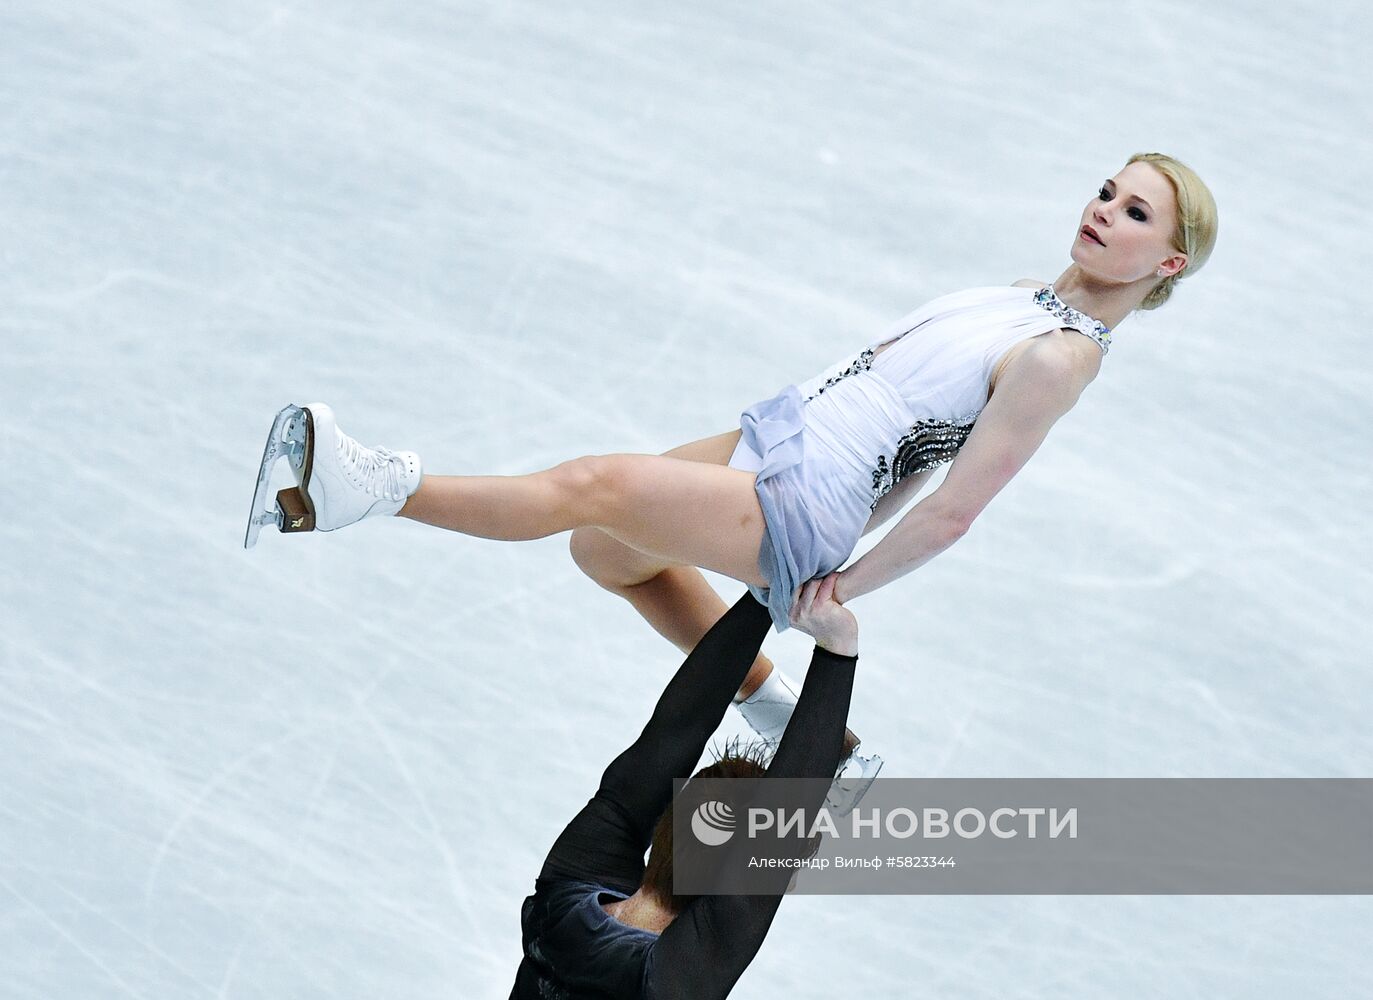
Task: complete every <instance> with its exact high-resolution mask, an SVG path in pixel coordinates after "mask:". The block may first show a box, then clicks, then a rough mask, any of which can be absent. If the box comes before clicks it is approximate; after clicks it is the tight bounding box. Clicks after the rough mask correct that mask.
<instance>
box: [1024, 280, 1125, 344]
mask: <svg viewBox="0 0 1373 1000" xmlns="http://www.w3.org/2000/svg"><path fill="white" fill-rule="evenodd" d="M1035 305H1037V306H1040V307H1041V308H1044V309H1047V310H1048V311H1049V312H1051V313H1053V314H1054V315H1055V316H1057V317H1058V318H1059V319H1061V320H1062V321H1063V325H1064V326H1069V327H1072V328H1073V329H1074V330H1076V331H1077V332H1078V333H1081V334H1083V335H1084V336H1088V337H1091V338H1092V339H1093V340H1095V341H1096V343H1097V346H1098V347H1100V348H1101V353H1102V354H1105V353H1106V352H1107V351H1109V350H1110V349H1111V330H1110V328H1109V327H1108V326H1107V325H1106V324H1105V323H1103V322H1101V321H1100V320H1096V319H1092V317H1090V316H1088V315H1087V314H1086V313H1085V312H1079V311H1078V310H1076V309H1074V308H1073V307H1072V306H1070V305H1068V304H1067V303H1066V302H1064V301H1063V300H1062V299H1060V298H1059V297H1058V295H1057V293H1055V292H1054V286H1053V285H1045V286H1044V287H1043V288H1041V289H1040V290H1039V291H1037V292H1035Z"/></svg>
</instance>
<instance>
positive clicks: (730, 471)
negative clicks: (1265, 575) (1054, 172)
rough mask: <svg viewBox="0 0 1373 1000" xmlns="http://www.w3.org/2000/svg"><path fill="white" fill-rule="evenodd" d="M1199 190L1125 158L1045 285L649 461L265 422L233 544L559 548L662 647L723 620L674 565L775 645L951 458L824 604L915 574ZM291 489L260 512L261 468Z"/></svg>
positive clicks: (768, 709)
mask: <svg viewBox="0 0 1373 1000" xmlns="http://www.w3.org/2000/svg"><path fill="white" fill-rule="evenodd" d="M1216 227H1217V218H1216V207H1215V202H1214V201H1213V199H1212V197H1211V194H1210V192H1209V191H1208V190H1207V188H1206V186H1205V184H1204V183H1202V181H1201V179H1200V178H1199V177H1197V175H1196V174H1195V173H1193V172H1192V171H1191V170H1190V169H1189V168H1187V167H1186V166H1184V165H1183V164H1181V163H1179V162H1178V161H1177V160H1174V159H1172V158H1171V157H1168V156H1164V155H1162V154H1158V153H1143V154H1138V155H1136V156H1134V157H1132V158H1131V159H1130V161H1129V162H1128V163H1127V164H1126V165H1125V167H1124V168H1123V169H1121V170H1120V172H1119V173H1117V174H1116V175H1115V176H1114V177H1112V178H1110V179H1109V180H1107V181H1106V182H1105V183H1104V184H1103V185H1102V186H1101V189H1100V191H1099V192H1098V193H1097V195H1096V197H1094V198H1093V199H1092V200H1091V201H1089V202H1088V203H1087V205H1086V207H1085V208H1083V210H1082V215H1081V219H1080V221H1079V225H1078V229H1077V231H1076V233H1075V235H1074V238H1073V244H1072V250H1071V256H1072V262H1071V263H1070V264H1069V265H1068V267H1067V269H1066V270H1064V271H1063V273H1062V274H1060V275H1059V277H1058V278H1057V280H1055V281H1054V282H1053V283H1052V284H1048V283H1045V282H1040V281H1020V282H1017V283H1016V284H1015V285H1013V286H1010V287H992V288H973V289H969V290H967V291H962V292H956V293H954V294H952V295H946V296H944V297H942V298H939V299H935V300H934V301H933V302H930V303H928V304H927V305H925V306H923V307H922V308H920V309H918V310H916V311H915V312H914V313H911V314H910V315H908V316H907V317H905V318H904V319H902V320H901V321H900V322H899V323H897V324H896V325H894V326H893V327H891V328H890V329H889V330H888V331H886V333H884V334H883V335H882V337H880V338H879V339H878V340H877V341H875V342H874V343H872V344H871V345H869V346H868V347H867V348H866V349H865V350H863V351H862V352H861V353H859V354H858V355H857V356H856V357H852V358H849V359H846V360H845V361H842V362H840V363H839V364H838V365H835V366H834V367H833V368H832V369H830V370H828V371H826V372H823V373H821V374H820V375H817V376H816V377H814V378H812V379H810V380H809V381H807V382H803V383H801V384H800V385H799V386H798V385H790V386H787V387H786V388H785V389H783V390H782V391H781V392H780V393H779V394H778V395H776V396H774V397H773V398H771V399H768V400H764V401H762V402H760V403H756V404H755V405H753V406H751V407H749V408H748V409H747V410H746V411H744V413H743V415H742V417H741V420H740V428H739V429H738V430H735V431H732V432H729V433H727V434H721V435H718V436H716V437H712V438H706V439H704V440H701V441H697V442H695V443H693V444H688V445H685V446H683V447H680V448H677V449H675V450H673V451H670V452H668V453H667V454H666V455H663V456H648V455H599V456H587V457H583V458H577V459H573V460H572V461H569V462H564V463H563V464H561V465H558V466H555V467H554V468H551V469H547V470H545V471H542V472H536V473H533V474H531V475H525V476H510V477H491V476H424V477H423V478H421V469H420V461H419V458H418V457H417V456H416V455H414V454H413V453H412V452H401V453H392V452H390V451H387V450H385V449H370V448H365V447H363V446H361V445H360V444H358V443H357V442H356V441H354V440H353V439H352V438H350V437H348V436H347V435H345V434H343V432H342V431H340V430H338V428H337V426H336V425H335V423H334V418H333V413H332V411H330V410H329V408H328V407H326V406H324V405H322V404H319V405H311V406H309V407H306V408H304V409H301V408H299V407H294V406H292V407H287V408H286V409H285V410H283V411H282V412H281V413H280V414H279V415H278V417H277V423H276V425H275V426H274V427H273V430H272V434H271V436H270V437H269V439H268V447H267V454H266V455H265V456H264V459H263V468H262V472H261V473H260V475H259V481H258V482H259V496H257V497H255V498H254V508H253V510H254V513H253V516H252V518H251V520H250V523H249V529H248V539H247V544H249V545H251V544H252V541H253V540H254V539H255V537H256V534H257V530H258V528H259V527H260V526H261V525H262V524H264V523H276V524H278V526H279V527H280V528H281V529H282V530H283V531H287V530H311V529H314V528H317V529H320V530H325V531H328V530H333V529H336V528H340V527H343V526H344V525H347V524H351V523H353V522H354V521H357V520H360V519H362V518H364V517H369V516H372V515H388V514H397V513H399V514H401V515H402V516H404V517H408V518H412V519H414V520H417V521H421V522H424V523H426V524H432V525H435V526H438V527H442V528H448V529H451V530H454V531H460V532H464V533H466V534H469V535H477V536H481V537H484V538H493V539H509V540H514V539H529V538H540V537H543V536H546V535H550V534H554V533H556V532H561V531H571V532H572V554H573V557H574V558H575V559H576V561H577V563H578V565H580V566H581V567H582V568H583V569H584V570H585V571H586V572H587V573H588V574H589V575H590V576H591V577H592V578H593V579H594V580H596V581H597V582H598V583H599V584H600V585H601V586H603V587H605V588H607V589H609V590H611V591H613V592H615V593H618V594H621V595H622V596H624V597H625V598H627V599H628V600H629V601H630V602H632V603H633V604H634V606H635V607H636V608H637V609H638V610H639V611H640V612H641V613H642V614H643V616H644V617H645V618H646V619H647V620H648V621H649V623H650V624H652V625H653V627H654V628H655V629H657V630H658V632H660V633H661V634H662V635H664V636H665V637H667V638H668V639H669V640H671V641H672V642H673V643H675V644H676V645H677V646H678V647H679V648H681V649H683V650H686V649H690V648H692V647H693V646H694V645H695V644H696V643H697V641H699V640H700V638H701V636H702V635H704V634H705V631H706V629H707V628H709V627H710V625H711V624H713V623H714V622H715V621H716V620H717V619H718V618H719V617H720V615H721V613H722V612H723V610H724V604H723V602H721V601H720V599H719V597H718V596H716V594H715V592H714V591H713V590H712V589H711V587H710V586H709V585H708V584H707V583H706V581H705V579H704V578H703V577H702V576H701V574H700V573H699V572H698V570H697V569H695V567H704V568H706V569H711V570H714V571H716V572H718V573H722V574H724V575H726V576H730V577H733V578H734V579H736V580H740V581H742V582H744V583H746V584H748V585H749V586H750V587H751V588H752V589H753V592H754V594H755V596H757V597H758V598H759V599H760V600H763V601H765V602H766V603H767V604H768V607H769V608H770V610H771V612H772V617H773V621H774V622H775V623H776V624H777V627H778V629H779V630H781V629H785V628H786V627H787V625H788V611H789V609H790V607H791V604H792V600H793V597H794V595H795V594H796V592H797V589H798V588H799V587H800V586H801V584H803V583H805V582H806V581H807V580H810V579H813V578H817V577H823V576H825V575H826V574H829V573H831V572H833V571H835V570H837V569H839V568H840V567H841V566H843V564H844V562H845V561H846V560H847V559H848V557H849V555H850V554H851V553H852V551H853V549H854V546H855V545H856V544H857V542H858V539H859V537H860V536H862V535H863V534H864V533H865V532H867V531H871V530H872V529H873V528H875V527H877V526H878V525H880V524H882V523H884V522H885V521H887V520H888V519H889V518H891V517H892V516H893V515H894V514H895V513H897V512H898V511H899V510H900V509H901V508H902V507H903V506H904V505H905V504H906V503H907V501H909V500H910V499H911V498H913V497H914V496H915V495H916V493H917V492H918V491H919V489H920V487H921V485H922V484H923V483H924V482H925V481H926V479H927V478H928V477H929V474H930V471H931V470H932V469H933V468H935V467H936V466H938V465H940V464H942V463H944V462H947V461H949V460H951V459H952V460H953V465H952V466H951V468H950V469H949V472H948V475H947V477H946V478H945V480H944V482H943V484H942V485H941V486H940V487H939V488H938V489H937V490H935V491H933V492H932V493H931V494H930V495H929V496H927V497H925V498H924V499H923V500H921V501H920V502H919V503H917V504H915V505H914V506H913V507H912V508H911V509H910V511H909V512H907V513H906V515H905V516H904V517H903V518H902V519H901V520H900V521H899V522H898V523H897V524H896V526H895V527H893V528H892V529H891V530H890V531H889V532H888V533H887V535H886V537H885V538H883V539H882V540H881V541H880V542H879V543H878V544H877V545H876V546H875V547H874V548H873V549H872V550H871V551H869V552H868V553H867V554H866V555H864V556H863V557H862V558H861V559H859V560H857V561H856V562H855V563H854V564H853V565H851V566H849V567H848V568H846V569H845V570H844V571H843V572H842V573H840V574H839V577H838V580H837V582H836V584H835V598H836V600H838V601H839V602H840V603H846V602H848V601H850V600H852V599H853V598H855V597H858V596H859V595H861V594H865V593H867V592H868V591H871V590H875V589H876V588H878V587H881V586H883V585H885V584H887V583H889V582H891V581H892V580H894V579H896V578H897V577H899V576H902V575H904V574H906V573H909V572H910V571H911V570H913V569H915V568H916V567H918V566H920V565H922V564H924V563H925V562H926V561H928V560H929V559H931V558H933V557H934V556H935V555H937V554H938V553H939V552H942V551H943V550H944V549H946V548H948V547H949V546H950V545H951V544H953V542H954V541H955V540H957V539H958V538H959V537H960V536H962V535H963V533H964V532H966V531H967V530H968V527H969V525H971V524H972V522H973V520H974V518H976V517H977V516H978V514H979V513H980V512H981V511H982V509H983V508H984V507H985V506H986V505H987V503H988V502H989V501H990V500H991V499H992V497H994V496H995V495H996V494H997V492H999V491H1000V490H1001V488H1002V487H1004V486H1005V485H1006V483H1007V482H1009V481H1010V479H1011V477H1012V476H1014V475H1015V474H1016V472H1017V471H1019V469H1020V468H1021V467H1022V466H1023V465H1024V464H1025V462H1026V461H1027V460H1028V459H1029V458H1030V456H1031V455H1032V454H1033V453H1034V451H1035V449H1036V448H1038V447H1039V445H1040V442H1042V441H1043V440H1044V437H1045V435H1046V434H1047V433H1048V432H1049V429H1050V427H1052V426H1053V424H1054V422H1055V421H1057V420H1058V418H1059V417H1061V416H1062V415H1063V414H1064V413H1066V412H1067V411H1068V410H1069V409H1070V408H1071V407H1072V406H1073V404H1074V403H1075V402H1076V401H1077V399H1078V396H1079V395H1080V394H1081V392H1082V390H1083V389H1084V388H1085V387H1086V386H1087V384H1088V383H1089V382H1091V381H1092V379H1094V378H1095V377H1096V375H1097V372H1098V371H1099V369H1100V366H1101V362H1102V358H1103V356H1104V355H1105V353H1106V351H1107V349H1108V347H1109V346H1110V342H1111V330H1110V328H1111V327H1114V326H1116V325H1117V324H1118V323H1119V322H1120V321H1121V320H1123V319H1125V317H1126V316H1128V315H1129V314H1130V313H1131V312H1133V311H1134V310H1135V309H1154V308H1157V307H1158V306H1160V305H1162V304H1163V303H1164V302H1165V301H1167V299H1168V297H1169V295H1170V294H1171V293H1172V290H1173V287H1174V285H1175V284H1176V283H1177V282H1178V281H1179V280H1180V279H1181V278H1183V277H1184V276H1186V275H1188V274H1191V273H1193V272H1195V271H1196V270H1198V269H1199V268H1200V267H1201V266H1202V265H1203V264H1204V263H1205V261H1206V259H1207V257H1208V256H1209V255H1210V253H1211V249H1212V246H1213V245H1214V242H1215V238H1216ZM282 455H285V456H286V457H288V458H289V459H290V463H291V467H292V469H293V470H294V473H295V476H296V481H297V484H298V485H297V487H296V488H294V489H287V490H283V491H282V492H281V493H280V494H279V495H278V504H277V507H276V509H270V510H269V509H267V507H266V504H265V501H266V500H267V497H266V495H265V492H266V491H265V483H266V479H267V478H268V476H269V474H270V468H271V465H272V463H273V462H274V461H275V460H276V458H277V457H280V456H282ZM794 690H795V687H794V685H792V684H790V683H789V682H787V681H785V680H784V679H782V678H781V676H780V673H776V672H772V670H771V664H770V663H768V661H767V660H766V659H765V658H763V657H761V656H760V657H758V659H757V660H756V662H755V664H754V667H753V669H752V670H751V671H750V673H749V675H748V677H747V678H746V679H745V681H744V684H743V685H742V686H741V689H740V692H739V694H740V697H741V698H744V699H745V700H744V702H743V703H742V704H741V706H740V707H741V710H742V711H743V712H744V715H745V718H746V719H748V721H749V723H750V724H751V725H753V726H754V728H755V729H757V730H758V732H759V734H760V735H762V736H763V737H764V738H766V739H773V740H775V738H776V736H777V734H778V733H780V731H781V728H782V727H783V726H785V723H786V718H787V716H788V715H789V714H790V710H791V707H792V706H793V705H794V704H795V696H794V693H793V692H794Z"/></svg>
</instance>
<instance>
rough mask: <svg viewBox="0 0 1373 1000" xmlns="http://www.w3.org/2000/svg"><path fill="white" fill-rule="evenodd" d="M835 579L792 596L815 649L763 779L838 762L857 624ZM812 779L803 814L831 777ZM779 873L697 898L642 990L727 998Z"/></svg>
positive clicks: (762, 924) (707, 999) (756, 944)
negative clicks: (767, 885)
mask: <svg viewBox="0 0 1373 1000" xmlns="http://www.w3.org/2000/svg"><path fill="white" fill-rule="evenodd" d="M835 580H836V577H835V576H834V575H833V574H831V575H830V576H828V577H826V578H825V579H824V580H812V581H810V582H808V583H807V584H805V586H803V587H802V588H801V592H800V594H798V595H797V599H796V605H795V607H794V608H793V610H792V623H793V624H795V625H797V626H798V627H803V628H804V629H805V631H807V632H808V633H810V634H812V635H814V636H816V637H817V638H816V646H815V653H814V655H813V656H812V657H811V664H810V669H809V670H808V671H807V672H806V683H805V684H804V686H802V688H801V697H800V698H799V699H798V700H797V703H796V709H795V711H793V712H792V716H791V721H790V722H788V723H787V730H786V733H785V735H783V737H782V743H781V745H780V746H779V747H778V748H777V753H776V755H775V756H774V757H773V759H772V763H771V764H770V765H769V766H768V771H767V776H766V778H765V779H764V781H763V784H764V785H766V784H767V782H768V781H770V780H771V779H773V778H820V779H830V778H833V777H834V772H835V769H836V768H837V767H838V766H839V757H840V754H841V752H842V748H843V742H844V723H845V720H846V719H847V718H848V714H849V700H850V697H851V696H852V694H853V676H854V669H855V667H856V665H857V663H858V658H857V655H856V654H857V652H858V645H857V644H858V623H857V621H856V620H855V619H854V618H853V614H852V613H851V612H849V611H848V610H847V609H845V608H843V607H841V606H840V605H839V604H837V603H836V602H835V601H834V600H833V591H834V583H835ZM825 647H828V648H825ZM815 784H816V789H815V791H814V795H813V797H812V801H809V802H807V803H805V804H804V808H805V809H806V812H807V814H808V815H813V814H814V813H815V811H816V810H818V809H819V808H820V806H821V804H822V802H823V800H824V795H825V788H826V786H827V784H828V781H817V782H816V783H815ZM753 843H755V844H756V842H753ZM794 846H795V850H796V851H797V852H798V853H803V852H805V851H807V850H809V845H802V844H796V845H794ZM740 847H741V850H746V851H749V850H752V848H743V847H742V845H740ZM736 861H737V857H736ZM726 863H728V862H726ZM777 875H778V878H777V891H776V892H775V893H771V894H769V895H760V896H702V897H700V898H698V899H696V900H694V901H693V902H692V903H691V905H689V906H688V907H687V908H686V910H685V911H683V912H682V913H681V914H680V915H679V916H678V917H677V919H676V920H674V921H673V922H672V925H671V926H670V927H668V929H667V930H666V931H664V932H663V935H662V937H661V938H659V939H658V942H657V944H656V945H654V947H653V950H652V952H651V953H650V955H651V957H650V961H649V966H648V968H647V969H646V970H645V971H646V976H645V992H644V995H645V996H646V997H653V998H655V1000H666V998H669V997H671V998H681V1000H687V998H690V1000H723V998H724V997H727V996H728V995H729V991H730V990H731V989H733V988H734V984H735V983H736V982H737V981H738V979H739V977H740V976H741V975H743V973H744V970H745V969H747V968H748V965H749V963H750V962H751V961H753V957H754V956H755V955H756V954H757V953H758V949H759V948H761V947H762V945H763V939H764V938H765V937H767V933H768V929H769V928H770V927H771V926H772V920H773V917H775V916H776V914H777V907H778V906H779V905H781V902H782V894H783V893H784V892H785V891H786V885H787V883H788V882H789V881H790V875H789V872H788V870H786V869H781V870H779V871H778V873H777Z"/></svg>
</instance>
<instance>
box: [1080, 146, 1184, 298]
mask: <svg viewBox="0 0 1373 1000" xmlns="http://www.w3.org/2000/svg"><path fill="white" fill-rule="evenodd" d="M1176 219H1177V201H1176V198H1175V196H1174V195H1173V186H1172V185H1171V184H1169V183H1168V178H1166V177H1164V176H1163V175H1162V174H1161V173H1159V172H1158V171H1157V170H1155V169H1154V168H1153V167H1151V166H1149V164H1147V163H1143V162H1140V163H1131V164H1129V165H1127V166H1126V167H1125V168H1124V169H1123V170H1121V171H1120V173H1118V174H1116V175H1115V176H1114V177H1112V178H1111V179H1110V180H1108V181H1106V182H1105V183H1104V184H1102V186H1101V190H1100V191H1099V192H1098V193H1097V197H1096V198H1093V199H1092V200H1091V201H1089V202H1088V203H1087V207H1086V208H1084V209H1083V210H1082V220H1081V222H1080V223H1079V224H1078V231H1077V237H1076V238H1075V239H1074V240H1073V250H1072V256H1073V260H1074V261H1076V262H1077V265H1078V266H1079V267H1081V268H1082V269H1083V270H1084V271H1087V272H1088V273H1089V274H1092V275H1095V276H1096V277H1099V278H1102V279H1104V280H1107V281H1112V282H1122V283H1129V282H1134V281H1140V280H1142V279H1146V278H1152V279H1154V280H1158V278H1159V274H1158V271H1159V270H1160V268H1161V269H1162V270H1163V276H1164V277H1166V276H1167V275H1170V274H1175V273H1176V272H1178V271H1180V270H1181V269H1182V266H1183V264H1184V263H1186V261H1187V257H1186V255H1185V254H1182V253H1180V252H1179V251H1178V250H1176V249H1174V247H1173V230H1174V227H1175V226H1176V225H1177V222H1176Z"/></svg>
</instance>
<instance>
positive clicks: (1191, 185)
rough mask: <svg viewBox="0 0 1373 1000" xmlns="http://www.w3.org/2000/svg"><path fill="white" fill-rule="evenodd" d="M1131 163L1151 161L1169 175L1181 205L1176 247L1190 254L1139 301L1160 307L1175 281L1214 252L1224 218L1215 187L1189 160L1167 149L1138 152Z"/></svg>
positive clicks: (1145, 304)
mask: <svg viewBox="0 0 1373 1000" xmlns="http://www.w3.org/2000/svg"><path fill="white" fill-rule="evenodd" d="M1131 163H1147V164H1149V165H1150V166H1151V167H1153V168H1154V169H1155V170H1157V171H1158V172H1159V173H1161V174H1162V175H1163V176H1164V177H1166V178H1168V183H1169V184H1171V185H1172V186H1173V196H1174V200H1175V201H1176V202H1177V206H1178V212H1177V219H1176V222H1177V225H1175V226H1174V227H1173V249H1175V250H1179V251H1181V252H1182V253H1185V254H1186V255H1187V263H1186V265H1185V266H1184V267H1183V269H1182V270H1181V271H1179V272H1178V273H1177V274H1173V275H1169V276H1168V277H1166V278H1164V279H1163V280H1162V281H1160V282H1159V283H1158V284H1157V285H1155V286H1154V288H1153V290H1152V291H1150V292H1149V294H1148V295H1146V296H1145V297H1144V301H1143V302H1141V303H1140V305H1139V308H1141V309H1157V308H1158V307H1159V306H1161V305H1163V303H1165V302H1167V301H1168V297H1169V296H1170V295H1172V294H1173V286H1174V285H1176V284H1177V283H1178V282H1179V281H1181V280H1182V279H1183V278H1185V277H1187V276H1188V275H1190V274H1193V273H1195V272H1197V271H1199V270H1201V266H1202V265H1203V264H1205V263H1206V259H1207V258H1208V257H1210V256H1211V251H1212V250H1213V249H1214V248H1215V245H1216V231H1217V229H1218V228H1219V226H1220V219H1219V216H1218V215H1217V212H1216V199H1215V198H1213V197H1212V196H1211V189H1210V188H1208V187H1207V186H1206V183H1205V182H1204V181H1203V180H1202V179H1201V178H1200V177H1198V176H1197V173H1196V171H1195V170H1193V169H1192V168H1191V167H1189V166H1187V164H1185V163H1183V162H1181V161H1179V160H1175V159H1173V157H1171V156H1167V155H1165V154H1163V153H1136V154H1135V155H1134V156H1132V157H1130V159H1129V160H1127V161H1126V166H1129V165H1130V164H1131Z"/></svg>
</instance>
